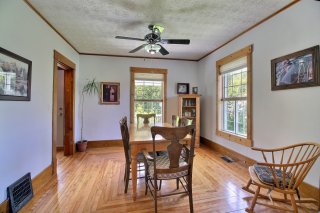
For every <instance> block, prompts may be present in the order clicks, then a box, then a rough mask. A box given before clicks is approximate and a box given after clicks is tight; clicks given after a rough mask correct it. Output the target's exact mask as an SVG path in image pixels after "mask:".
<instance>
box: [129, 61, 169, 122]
mask: <svg viewBox="0 0 320 213" xmlns="http://www.w3.org/2000/svg"><path fill="white" fill-rule="evenodd" d="M166 79H167V70H164V69H152V68H150V69H149V68H136V67H132V68H131V107H130V118H131V123H132V122H134V123H136V122H137V121H136V119H137V116H136V115H137V114H151V113H155V114H156V122H157V123H158V122H159V123H162V122H165V118H166ZM151 122H153V120H152V121H151Z"/></svg>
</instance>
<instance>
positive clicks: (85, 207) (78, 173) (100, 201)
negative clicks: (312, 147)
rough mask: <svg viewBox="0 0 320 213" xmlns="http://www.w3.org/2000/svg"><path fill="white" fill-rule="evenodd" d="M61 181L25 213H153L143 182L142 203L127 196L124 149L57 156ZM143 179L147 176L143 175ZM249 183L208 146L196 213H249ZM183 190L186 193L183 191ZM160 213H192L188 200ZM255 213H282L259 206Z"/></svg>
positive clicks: (198, 175)
mask: <svg viewBox="0 0 320 213" xmlns="http://www.w3.org/2000/svg"><path fill="white" fill-rule="evenodd" d="M57 158H58V167H57V169H58V170H57V177H56V178H52V179H51V180H50V181H49V183H48V184H47V185H46V186H45V187H44V188H43V190H42V191H41V192H39V193H38V194H36V195H35V196H34V198H33V199H32V200H31V201H30V202H29V203H28V204H27V205H26V206H25V207H24V208H23V209H22V210H21V212H108V213H109V212H110V213H113V212H114V213H121V212H136V213H138V212H139V213H140V212H153V211H154V204H153V200H152V197H151V195H150V193H148V195H147V196H145V195H144V190H145V185H144V179H139V180H138V186H137V193H138V196H137V201H135V202H134V201H133V200H132V198H131V192H132V188H131V187H132V186H131V182H129V189H128V194H124V181H123V176H124V165H125V157H124V153H123V148H122V147H105V148H92V149H88V150H87V152H86V153H76V154H75V155H74V156H73V157H65V156H63V153H61V152H59V153H58V154H57ZM140 175H143V172H141V174H140ZM248 178H249V174H248V170H247V168H244V167H243V166H241V165H240V163H237V162H234V163H226V162H225V161H223V160H222V159H221V158H220V154H219V153H215V152H213V151H212V150H210V149H209V148H207V147H205V146H201V148H198V149H197V150H196V157H195V160H194V172H193V200H194V211H195V212H208V213H209V212H237V213H238V212H245V210H244V209H245V208H246V207H247V206H248V205H249V204H250V203H251V198H252V195H251V194H249V193H247V192H245V191H243V190H242V189H241V187H242V186H244V185H245V184H246V183H247V181H248ZM180 188H181V187H180ZM168 190H175V181H173V182H163V185H162V189H161V191H162V192H165V191H168ZM158 209H159V212H170V213H172V212H189V202H188V196H186V195H177V196H170V197H165V198H161V199H160V202H159V204H158ZM316 209H317V207H316V206H315V205H310V204H309V205H306V204H305V205H303V207H299V212H317V210H316ZM255 211H256V212H263V213H269V212H281V211H277V210H274V209H270V208H267V207H265V206H262V205H257V206H256V208H255Z"/></svg>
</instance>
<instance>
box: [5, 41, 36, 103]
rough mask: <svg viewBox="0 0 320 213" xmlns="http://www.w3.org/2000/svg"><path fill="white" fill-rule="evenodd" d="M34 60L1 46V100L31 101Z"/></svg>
mask: <svg viewBox="0 0 320 213" xmlns="http://www.w3.org/2000/svg"><path fill="white" fill-rule="evenodd" d="M31 70H32V62H31V61H30V60H28V59H25V58H23V57H21V56H19V55H17V54H15V53H12V52H10V51H8V50H6V49H3V48H1V47H0V100H9V101H30V97H31Z"/></svg>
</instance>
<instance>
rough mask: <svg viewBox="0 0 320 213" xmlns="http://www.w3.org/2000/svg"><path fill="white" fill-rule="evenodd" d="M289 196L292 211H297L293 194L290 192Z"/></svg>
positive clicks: (296, 212)
mask: <svg viewBox="0 0 320 213" xmlns="http://www.w3.org/2000/svg"><path fill="white" fill-rule="evenodd" d="M290 198H291V204H292V207H293V212H295V213H298V207H297V204H296V200H295V199H294V194H290Z"/></svg>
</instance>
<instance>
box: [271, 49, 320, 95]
mask: <svg viewBox="0 0 320 213" xmlns="http://www.w3.org/2000/svg"><path fill="white" fill-rule="evenodd" d="M319 72H320V70H319V45H317V46H314V47H310V48H307V49H304V50H301V51H297V52H294V53H291V54H288V55H285V56H282V57H279V58H275V59H273V60H271V90H282V89H294V88H301V87H311V86H320V73H319Z"/></svg>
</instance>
